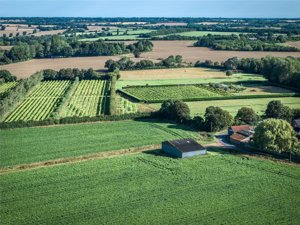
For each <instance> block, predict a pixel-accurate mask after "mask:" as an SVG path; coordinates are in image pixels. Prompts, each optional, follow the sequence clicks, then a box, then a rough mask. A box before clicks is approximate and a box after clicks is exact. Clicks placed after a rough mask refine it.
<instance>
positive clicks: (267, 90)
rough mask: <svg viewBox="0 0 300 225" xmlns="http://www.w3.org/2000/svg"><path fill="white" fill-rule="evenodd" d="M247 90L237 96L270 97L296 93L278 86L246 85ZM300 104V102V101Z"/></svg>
mask: <svg viewBox="0 0 300 225" xmlns="http://www.w3.org/2000/svg"><path fill="white" fill-rule="evenodd" d="M245 87H246V90H244V91H242V92H239V93H237V95H269V94H280V93H282V94H284V93H295V92H294V91H291V90H289V89H285V88H281V87H276V86H256V85H246V86H245ZM299 102H300V100H299Z"/></svg>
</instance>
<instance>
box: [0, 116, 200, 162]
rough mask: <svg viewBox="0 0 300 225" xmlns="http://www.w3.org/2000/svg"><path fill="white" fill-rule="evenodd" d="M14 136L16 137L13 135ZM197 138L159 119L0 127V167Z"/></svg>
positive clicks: (178, 126) (184, 129)
mask: <svg viewBox="0 0 300 225" xmlns="http://www.w3.org/2000/svg"><path fill="white" fill-rule="evenodd" d="M16 137H18V138H16ZM183 137H193V138H198V137H199V134H198V133H197V132H195V131H193V130H190V129H189V128H187V127H185V126H181V125H176V124H172V123H163V122H159V121H152V120H150V121H119V122H103V123H91V124H77V125H63V126H51V127H35V128H20V129H11V130H0V140H1V141H0V155H1V157H0V167H8V166H14V165H20V164H27V163H34V162H40V161H47V160H53V159H59V158H65V157H74V156H80V155H85V154H90V153H97V152H105V151H113V150H119V149H125V148H126V149H127V148H133V147H139V146H144V145H152V144H160V143H161V142H162V141H165V140H173V139H178V138H183Z"/></svg>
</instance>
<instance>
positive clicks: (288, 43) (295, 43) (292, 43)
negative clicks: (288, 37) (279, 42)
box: [285, 41, 300, 48]
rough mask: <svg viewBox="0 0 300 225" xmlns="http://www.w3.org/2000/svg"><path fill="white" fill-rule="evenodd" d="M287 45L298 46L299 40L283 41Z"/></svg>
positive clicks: (299, 46) (299, 44)
mask: <svg viewBox="0 0 300 225" xmlns="http://www.w3.org/2000/svg"><path fill="white" fill-rule="evenodd" d="M285 44H286V45H288V46H292V47H296V48H300V41H289V42H286V43H285Z"/></svg>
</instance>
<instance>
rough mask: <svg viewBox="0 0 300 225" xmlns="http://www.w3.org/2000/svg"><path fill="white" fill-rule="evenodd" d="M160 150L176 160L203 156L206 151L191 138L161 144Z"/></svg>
mask: <svg viewBox="0 0 300 225" xmlns="http://www.w3.org/2000/svg"><path fill="white" fill-rule="evenodd" d="M162 150H163V151H164V152H166V153H168V154H170V155H172V156H174V157H177V158H187V157H192V156H196V155H205V154H206V149H205V148H204V147H203V146H202V145H200V144H199V143H197V142H196V141H195V140H193V139H191V138H187V139H179V140H173V141H164V142H162Z"/></svg>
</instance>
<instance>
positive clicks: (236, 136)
mask: <svg viewBox="0 0 300 225" xmlns="http://www.w3.org/2000/svg"><path fill="white" fill-rule="evenodd" d="M246 138H247V137H246V136H244V135H241V134H237V133H236V134H233V135H231V136H230V139H231V140H234V141H243V140H244V139H246Z"/></svg>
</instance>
